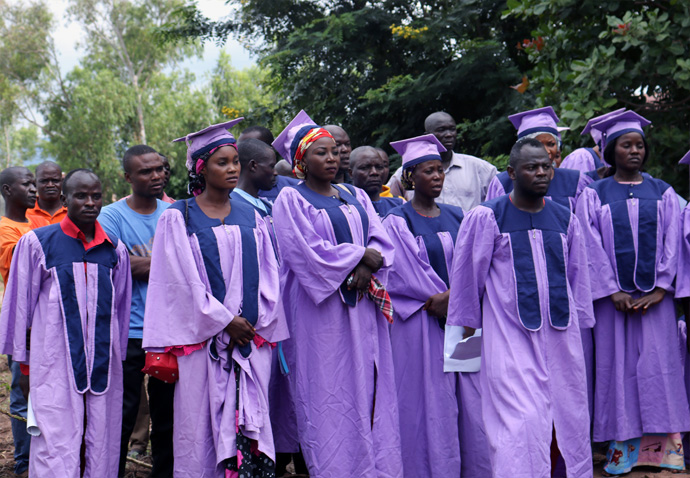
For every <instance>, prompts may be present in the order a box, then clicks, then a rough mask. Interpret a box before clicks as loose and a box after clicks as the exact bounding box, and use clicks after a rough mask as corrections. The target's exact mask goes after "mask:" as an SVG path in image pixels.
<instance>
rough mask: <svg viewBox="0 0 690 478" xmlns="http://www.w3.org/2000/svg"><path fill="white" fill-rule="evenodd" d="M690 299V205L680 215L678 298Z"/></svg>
mask: <svg viewBox="0 0 690 478" xmlns="http://www.w3.org/2000/svg"><path fill="white" fill-rule="evenodd" d="M682 297H690V204H689V205H687V206H685V208H684V209H683V212H682V213H681V214H680V246H679V251H678V276H677V279H676V298H682Z"/></svg>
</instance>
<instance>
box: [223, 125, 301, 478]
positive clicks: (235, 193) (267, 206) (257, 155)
mask: <svg viewBox="0 0 690 478" xmlns="http://www.w3.org/2000/svg"><path fill="white" fill-rule="evenodd" d="M246 131H247V130H245V131H244V132H246ZM244 132H243V134H242V135H240V140H239V141H238V142H237V152H238V153H239V156H240V165H241V166H242V171H241V172H240V179H239V182H238V183H237V187H236V188H235V189H233V190H232V194H231V195H230V197H231V198H232V199H233V200H235V201H243V202H246V203H247V204H249V205H251V206H252V207H253V208H254V209H256V211H257V212H258V213H259V215H260V216H261V217H262V218H263V219H264V221H266V225H267V226H268V230H269V233H270V234H271V239H272V241H273V246H274V248H275V251H276V257H277V258H278V259H280V255H279V253H278V252H279V251H278V244H277V243H276V241H275V229H274V227H273V203H272V202H269V201H268V200H267V199H264V198H262V197H259V194H260V192H261V191H262V190H263V191H268V190H270V189H271V188H272V186H273V185H274V184H275V182H276V171H275V164H276V152H275V150H274V149H273V148H272V147H271V145H270V144H267V143H265V142H264V141H263V140H258V139H254V138H244V139H242V138H243V135H244ZM271 138H273V136H271ZM289 346H290V342H289V340H288V341H287V342H286V343H283V342H279V343H278V347H277V349H276V350H275V351H274V353H273V362H272V364H271V380H270V382H269V389H268V398H269V403H270V404H271V407H270V413H271V428H272V431H273V441H274V443H275V450H276V475H277V476H283V475H284V474H285V473H286V468H287V465H289V464H290V461H291V460H293V461H294V465H295V472H296V473H297V474H307V468H306V465H305V464H304V458H302V454H301V453H300V450H299V440H298V439H297V419H296V417H295V407H294V403H293V400H292V390H291V389H290V384H289V380H288V374H289V372H290V370H289V369H288V367H287V363H286V359H285V355H284V352H283V350H284V348H285V347H289Z"/></svg>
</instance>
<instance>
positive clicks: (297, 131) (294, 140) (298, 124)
mask: <svg viewBox="0 0 690 478" xmlns="http://www.w3.org/2000/svg"><path fill="white" fill-rule="evenodd" d="M318 127H319V125H317V124H316V123H314V120H312V119H311V118H310V117H309V115H308V114H307V113H306V112H305V111H304V110H302V111H300V112H299V113H297V116H295V117H294V118H293V119H292V121H290V124H289V125H287V126H286V127H285V129H284V130H283V131H282V132H281V133H280V134H279V135H278V137H277V138H276V139H275V141H273V147H274V148H275V149H276V151H278V153H279V154H280V155H281V156H282V157H283V159H284V160H285V161H287V162H288V163H290V164H292V163H293V160H294V159H295V152H296V151H297V146H298V145H299V142H300V141H301V140H302V138H304V136H305V135H306V134H307V133H308V132H309V131H311V130H312V129H314V128H318Z"/></svg>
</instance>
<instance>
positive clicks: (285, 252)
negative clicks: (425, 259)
mask: <svg viewBox="0 0 690 478" xmlns="http://www.w3.org/2000/svg"><path fill="white" fill-rule="evenodd" d="M274 147H275V148H276V149H277V150H278V152H279V153H280V154H281V156H283V158H285V159H286V160H288V161H290V162H291V163H292V166H293V168H294V170H295V172H296V174H297V177H298V178H301V179H304V181H303V182H301V183H300V184H299V185H298V186H297V187H294V188H285V189H283V190H282V191H281V192H280V194H279V195H278V198H277V199H276V202H275V204H274V206H273V220H274V223H275V228H276V236H277V239H278V244H280V254H281V280H282V297H283V302H284V306H285V313H286V318H287V320H288V325H289V327H290V335H291V339H290V340H291V342H292V355H291V356H290V357H288V362H289V365H290V377H291V383H292V385H293V390H294V399H295V409H296V413H297V428H298V435H299V440H300V444H301V446H302V451H303V453H304V458H305V460H306V462H307V465H308V467H309V472H310V474H311V475H312V476H318V477H321V478H341V477H343V476H348V477H362V478H365V477H366V478H384V477H385V478H393V477H395V478H398V477H400V476H402V460H401V455H400V434H399V429H398V427H399V425H398V406H397V400H396V392H395V378H394V375H393V359H392V353H391V345H390V334H389V330H388V322H387V320H386V318H384V314H383V313H382V311H381V310H382V309H383V308H386V307H385V302H376V303H375V301H373V300H372V299H371V298H370V297H371V296H370V295H369V293H370V292H372V287H374V285H376V287H377V288H378V289H380V285H378V284H376V283H377V282H378V283H379V284H380V283H384V284H385V283H386V269H387V268H388V267H390V265H391V264H392V262H393V257H394V251H393V244H392V243H391V241H390V239H389V237H388V234H387V233H386V231H385V230H384V228H383V226H382V224H381V221H380V219H379V217H378V215H377V214H376V211H375V210H374V208H373V207H372V205H371V201H370V200H369V197H368V196H367V195H366V193H365V192H364V191H362V190H361V189H357V188H354V187H353V186H350V185H337V186H336V185H333V184H331V181H332V180H333V178H334V177H335V176H336V174H337V173H338V169H339V165H338V161H339V158H338V150H337V147H336V144H335V140H334V139H333V138H332V136H331V135H330V133H328V132H327V131H326V130H324V129H323V128H321V127H319V126H317V125H316V124H315V123H314V122H313V121H312V120H311V119H310V118H309V116H308V115H307V114H306V113H305V112H304V111H301V112H300V113H299V114H298V115H297V117H296V118H295V119H293V120H292V122H291V123H290V124H289V125H288V126H287V127H286V128H285V130H284V131H283V132H282V133H281V134H280V135H279V136H278V138H277V139H276V141H275V142H274ZM374 279H376V280H374ZM380 308H382V309H381V310H380Z"/></svg>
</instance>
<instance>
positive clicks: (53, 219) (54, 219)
mask: <svg viewBox="0 0 690 478" xmlns="http://www.w3.org/2000/svg"><path fill="white" fill-rule="evenodd" d="M65 216H67V208H66V207H65V206H62V207H61V208H60V209H58V210H57V211H55V214H53V215H52V216H51V215H50V213H49V212H48V211H44V210H43V209H41V208H40V207H39V205H38V201H36V205H35V206H34V208H33V209H27V210H26V217H27V218H29V217H38V218H41V219H45V220H46V221H48V224H57V223H58V222H60V221H62V220H63V219H64V218H65Z"/></svg>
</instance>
